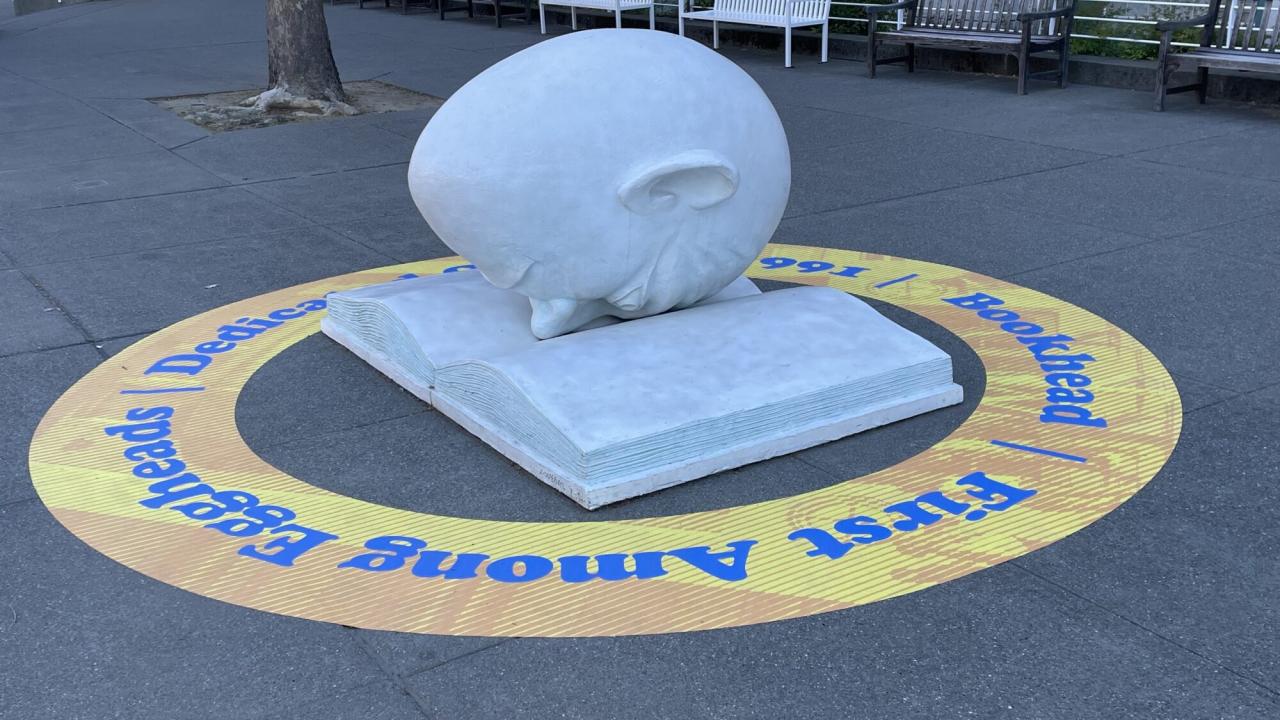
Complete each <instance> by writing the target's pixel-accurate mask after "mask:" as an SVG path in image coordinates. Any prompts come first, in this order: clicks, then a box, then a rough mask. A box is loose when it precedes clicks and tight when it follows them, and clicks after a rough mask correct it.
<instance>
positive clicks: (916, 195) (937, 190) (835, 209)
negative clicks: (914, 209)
mask: <svg viewBox="0 0 1280 720" xmlns="http://www.w3.org/2000/svg"><path fill="white" fill-rule="evenodd" d="M851 144H852V143H851ZM1110 159H1111V158H1109V157H1107V156H1105V155H1104V156H1099V157H1096V158H1090V159H1088V160H1082V161H1080V162H1074V163H1068V164H1066V165H1057V166H1054V167H1050V168H1041V169H1039V170H1029V171H1027V172H1023V173H1014V174H1013V175H1002V176H1000V177H996V178H991V179H989V180H979V181H977V182H967V183H957V184H955V185H948V186H946V187H940V188H933V189H931V190H925V191H922V192H918V193H909V194H907V195H896V196H894V197H887V198H881V199H879V200H870V201H868V202H862V203H853V204H852V205H841V206H840V207H833V208H823V209H822V210H813V211H810V212H805V213H797V214H795V215H784V216H783V217H782V219H783V221H784V222H785V221H787V220H796V219H800V218H808V217H813V216H816V215H824V214H826V213H832V212H838V211H841V210H852V209H854V208H860V207H866V206H868V205H877V204H879V203H886V202H892V201H895V200H910V199H912V198H919V197H924V196H926V195H933V194H936V193H942V192H947V191H949V190H957V189H960V188H972V187H978V186H981V185H987V184H990V183H997V182H1003V181H1005V180H1016V179H1018V178H1024V177H1029V176H1031V175H1039V174H1041V173H1049V172H1056V171H1058V170H1066V169H1068V168H1075V167H1080V166H1081V165H1088V164H1089V163H1096V162H1103V161H1106V160H1110ZM1000 207H1005V206H1003V205H1001V206H1000ZM1006 209H1009V210H1015V209H1016V208H1006ZM1055 217H1056V216H1055ZM1093 227H1099V228H1101V226H1093ZM1101 229H1108V230H1110V229H1111V228H1101ZM1124 232H1126V233H1127V234H1129V235H1137V233H1134V232H1129V231H1124ZM1138 237H1144V236H1142V235H1138Z"/></svg>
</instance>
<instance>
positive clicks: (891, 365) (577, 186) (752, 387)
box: [322, 30, 962, 508]
mask: <svg viewBox="0 0 1280 720" xmlns="http://www.w3.org/2000/svg"><path fill="white" fill-rule="evenodd" d="M565 138H572V140H571V141H567V140H566V139H565ZM409 183H410V191H411V193H412V194H413V197H414V200H415V202H416V203H417V205H418V207H419V209H420V210H421V211H422V214H423V216H424V217H425V218H426V219H427V221H428V222H429V223H430V224H431V226H432V228H433V229H434V230H435V231H436V233H437V234H438V235H439V236H440V238H441V239H442V240H443V241H444V242H445V243H446V244H448V245H449V246H450V247H451V248H453V249H454V250H455V251H457V252H459V253H460V254H461V255H463V256H465V257H466V258H467V259H468V260H469V261H470V262H471V263H473V264H474V265H475V266H476V269H477V270H478V272H471V271H460V272H454V273H448V274H444V275H439V276H432V277H424V278H413V279H405V280H398V281H395V282H391V283H387V284H383V285H377V286H372V287H367V288H362V289H359V290H353V291H346V292H340V293H333V294H331V295H330V296H329V315H328V317H327V318H326V319H325V320H324V321H323V323H322V328H323V330H324V332H325V333H326V334H328V335H329V336H330V337H332V338H334V339H335V340H337V341H338V342H340V343H342V344H343V345H345V346H346V347H347V348H349V349H351V350H352V351H353V352H355V353H356V354H358V355H359V356H360V357H362V358H363V359H365V360H366V361H367V362H369V363H370V364H371V365H373V366H374V367H375V368H377V369H378V370H380V371H382V372H383V373H384V374H386V375H387V376H388V377H390V378H392V379H393V380H395V381H396V382H397V383H399V384H401V385H402V386H404V387H405V388H407V389H408V390H410V391H411V392H413V393H414V394H416V395H417V396H418V397H420V398H422V399H423V400H424V401H426V402H428V403H430V404H431V405H433V406H435V407H437V408H438V409H440V410H441V411H442V412H443V413H444V414H446V415H447V416H449V417H450V418H452V419H453V420H454V421H456V422H457V423H459V424H460V425H462V426H463V427H465V428H466V429H467V430H469V431H470V432H472V433H473V434H475V435H476V436H478V437H479V438H481V439H482V440H484V441H485V442H487V443H488V444H490V445H491V446H493V447H494V448H495V449H497V450H498V451H499V452H501V453H503V454H504V455H506V456H507V457H509V458H511V459H512V460H514V461H515V462H517V463H518V464H520V465H521V466H522V467H524V468H525V469H527V470H528V471H529V472H531V473H532V474H534V475H535V476H537V477H538V478H540V479H541V480H543V481H544V482H546V483H548V484H549V485H551V486H553V487H555V488H556V489H558V490H560V491H562V492H564V493H565V494H566V495H568V496H569V497H570V498H572V499H573V500H575V501H576V502H578V503H579V504H581V505H583V506H585V507H587V508H595V507H599V506H601V505H604V504H607V503H611V502H616V501H618V500H623V499H626V498H629V497H633V496H636V495H640V494H643V493H647V492H652V491H654V490H658V489H661V488H664V487H669V486H671V485H675V484H678V483H682V482H687V481H689V480H693V479H696V478H699V477H703V476H706V475H709V474H712V473H715V472H719V471H721V470H726V469H729V468H733V467H738V466H741V465H744V464H747V463H751V462H756V461H759V460H763V459H766V458H769V457H774V456H777V455H781V454H785V453H789V452H794V451H796V450H800V449H803V448H806V447H811V446H813V445H816V444H819V443H824V442H828V441H831V440H834V439H837V438H840V437H844V436H847V435H849V434H852V433H856V432H859V431H862V430H865V429H868V428H871V427H875V426H877V425H883V424H885V423H889V422H894V421H896V420H901V419H904V418H907V417H911V416H913V415H917V414H920V413H923V412H927V411H929V410H933V409H936V408H940V407H944V406H946V405H952V404H955V403H958V402H960V400H961V394H962V391H961V388H960V387H959V386H958V385H956V384H955V383H954V382H952V371H951V359H950V357H948V356H947V354H946V353H944V352H943V351H941V350H940V349H938V348H937V347H935V346H934V345H932V344H931V343H929V342H928V341H926V340H924V339H923V338H920V337H919V336H917V335H915V334H913V333H911V332H910V331H908V330H906V329H904V328H902V327H900V326H898V325H896V324H894V323H893V322H891V321H889V320H888V319H886V318H884V317H882V316H881V315H880V314H879V313H877V312H876V311H875V310H874V309H872V308H871V307H870V306H868V305H867V304H866V303H864V302H862V301H861V300H858V299H857V298H855V297H853V296H851V295H848V294H845V293H843V292H840V291H838V290H834V289H830V288H818V287H804V288H793V289H788V290H780V291H775V292H769V293H761V292H760V291H759V289H758V288H756V286H755V285H754V284H753V283H751V281H750V280H748V279H746V278H745V277H742V273H743V271H744V270H745V269H746V268H747V267H748V266H749V265H750V264H751V263H752V262H753V261H754V260H755V258H756V256H757V255H758V253H759V252H760V250H761V249H762V248H763V247H764V245H765V244H766V243H767V242H768V240H769V238H770V237H771V236H772V234H773V231H774V230H775V229H776V227H777V225H778V222H779V221H780V219H781V216H782V212H783V209H784V208H785V206H786V202H787V196H788V193H789V191H790V158H789V152H788V149H787V143H786V136H785V134H784V133H783V131H782V126H781V123H780V121H779V120H778V117H777V113H776V112H775V111H774V109H773V106H772V105H771V104H770V103H769V101H768V99H767V98H766V97H765V96H764V93H763V92H762V91H761V90H760V88H759V87H758V86H757V85H756V84H755V82H754V81H753V80H751V78H750V77H749V76H747V75H746V73H744V72H742V70H740V69H739V68H738V67H737V66H735V65H733V64H732V63H731V62H729V61H727V60H724V59H723V58H721V57H720V56H719V55H717V54H715V53H713V52H711V51H709V50H707V49H706V48H704V47H702V46H701V45H698V44H697V43H694V42H692V41H689V40H685V39H683V38H679V37H676V36H672V35H669V34H665V33H657V32H649V31H642V30H595V31H588V32H582V33H575V34H573V35H568V36H564V37H561V38H557V39H554V40H551V41H548V42H544V43H541V44H539V45H536V46H534V47H532V48H529V49H528V50H525V51H523V52H520V53H517V54H516V55H513V56H511V57H510V58H508V59H506V60H504V61H502V62H500V63H498V64H496V65H494V66H493V67H492V68H490V69H488V70H486V71H485V72H483V73H481V74H480V75H479V76H477V77H476V78H475V79H473V80H472V81H471V82H470V83H468V84H467V85H466V86H464V87H463V88H461V89H460V90H459V91H458V92H457V93H456V94H455V95H454V96H453V97H452V98H451V99H450V100H449V101H448V102H446V103H445V104H444V105H443V106H442V107H441V109H440V110H439V111H438V112H437V113H436V115H435V117H433V118H432V120H431V121H430V123H429V124H428V125H427V127H426V129H425V130H424V131H423V133H422V136H421V137H420V138H419V140H418V144H417V147H416V148H415V150H414V154H413V158H412V161H411V163H410V168H409Z"/></svg>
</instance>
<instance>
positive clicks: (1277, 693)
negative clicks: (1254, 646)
mask: <svg viewBox="0 0 1280 720" xmlns="http://www.w3.org/2000/svg"><path fill="white" fill-rule="evenodd" d="M1009 564H1010V565H1012V566H1014V567H1016V568H1018V569H1019V570H1021V571H1023V572H1025V573H1027V574H1028V575H1030V576H1032V577H1034V578H1038V579H1039V580H1040V581H1042V582H1044V583H1047V584H1049V585H1052V586H1053V587H1056V588H1058V589H1059V590H1061V591H1062V592H1065V593H1067V594H1068V595H1071V596H1072V597H1074V598H1077V599H1079V600H1083V601H1084V602H1087V603H1089V604H1090V605H1092V606H1094V607H1096V608H1098V609H1099V610H1102V611H1103V612H1105V613H1107V614H1109V615H1112V616H1114V617H1117V618H1120V619H1121V620H1124V621H1125V622H1127V623H1129V624H1130V625H1133V626H1134V627H1136V628H1138V629H1140V630H1142V631H1144V632H1147V633H1149V634H1151V635H1153V636H1155V637H1157V638H1160V639H1161V640H1163V641H1164V642H1166V643H1169V644H1170V645H1173V646H1174V647H1176V648H1178V649H1180V650H1182V651H1184V652H1186V653H1189V654H1190V655H1193V656H1195V657H1197V658H1199V659H1200V660H1203V661H1204V662H1206V663H1209V664H1210V665H1213V666H1214V667H1217V668H1220V669H1222V670H1225V671H1226V672H1228V673H1230V674H1231V675H1234V676H1235V677H1236V678H1238V679H1240V680H1243V681H1245V682H1246V683H1248V684H1250V685H1254V686H1256V687H1258V688H1261V689H1262V690H1264V691H1266V693H1267V694H1268V695H1269V696H1270V698H1269V699H1270V700H1271V701H1272V702H1276V703H1280V690H1276V689H1275V688H1272V687H1271V686H1269V685H1266V684H1265V683H1262V682H1260V681H1258V680H1255V679H1253V678H1251V677H1249V676H1248V675H1245V674H1243V673H1241V672H1239V671H1237V670H1235V669H1233V668H1232V667H1230V666H1228V665H1224V664H1222V663H1220V662H1218V661H1217V660H1214V659H1213V658H1210V657H1208V656H1205V655H1203V654H1201V653H1198V652H1196V651H1195V650H1192V649H1191V648H1189V647H1187V646H1186V645H1183V644H1182V643H1180V642H1178V641H1177V640H1174V639H1172V638H1170V637H1168V636H1166V635H1163V634H1161V633H1160V632H1157V631H1156V630H1154V629H1152V628H1149V627H1147V626H1145V625H1143V624H1142V623H1140V622H1138V621H1137V620H1134V619H1133V618H1130V617H1128V616H1127V615H1124V614H1123V613H1120V612H1117V611H1115V610H1112V609H1111V608H1109V607H1107V606H1105V605H1103V604H1102V603H1100V602H1098V601H1096V600H1094V599H1093V598H1090V597H1088V596H1086V595H1083V594H1081V593H1079V592H1077V591H1076V590H1074V589H1072V588H1069V587H1067V586H1065V585H1062V584H1061V583H1058V582H1056V581H1054V580H1051V579H1049V578H1047V577H1045V576H1043V575H1041V574H1040V573H1038V572H1036V571H1034V570H1031V569H1030V568H1027V567H1025V566H1023V565H1022V564H1021V563H1020V562H1018V560H1016V559H1015V560H1010V561H1009Z"/></svg>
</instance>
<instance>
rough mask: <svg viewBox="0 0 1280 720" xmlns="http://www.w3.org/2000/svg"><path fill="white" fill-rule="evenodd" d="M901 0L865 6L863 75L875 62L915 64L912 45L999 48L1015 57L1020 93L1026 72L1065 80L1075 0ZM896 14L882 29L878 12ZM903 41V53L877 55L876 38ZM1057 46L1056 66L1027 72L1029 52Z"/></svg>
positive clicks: (909, 66) (872, 69)
mask: <svg viewBox="0 0 1280 720" xmlns="http://www.w3.org/2000/svg"><path fill="white" fill-rule="evenodd" d="M1058 1H1060V2H1062V3H1063V4H1062V5H1061V6H1060V7H1055V6H1054V2H1055V0H902V2H895V3H892V4H889V5H871V6H869V7H867V75H868V76H869V77H875V76H876V66H877V65H884V64H886V63H896V62H905V63H906V64H907V72H912V71H914V70H915V61H916V59H915V49H916V45H928V46H934V47H950V48H958V49H961V50H970V51H974V50H1000V51H1003V52H1006V53H1008V54H1010V55H1013V56H1015V57H1017V58H1018V94H1019V95H1026V94H1027V78H1029V77H1041V76H1048V77H1056V78H1057V80H1058V87H1066V86H1067V63H1068V61H1069V60H1070V55H1071V46H1070V42H1071V24H1072V22H1073V21H1074V20H1075V13H1076V3H1075V0H1058ZM891 12H892V13H896V14H897V27H896V28H895V29H893V30H881V29H880V27H879V24H880V22H881V17H882V16H884V15H886V14H888V13H891ZM885 41H890V42H895V43H899V44H902V45H905V46H906V48H907V52H906V54H905V55H901V56H899V57H893V58H888V59H883V60H882V59H880V58H878V57H877V56H876V49H877V48H878V47H879V45H880V43H882V42H885ZM1046 50H1056V51H1057V52H1058V69H1056V70H1049V71H1046V72H1040V73H1032V72H1030V64H1031V62H1030V56H1031V54H1032V53H1037V52H1044V51H1046Z"/></svg>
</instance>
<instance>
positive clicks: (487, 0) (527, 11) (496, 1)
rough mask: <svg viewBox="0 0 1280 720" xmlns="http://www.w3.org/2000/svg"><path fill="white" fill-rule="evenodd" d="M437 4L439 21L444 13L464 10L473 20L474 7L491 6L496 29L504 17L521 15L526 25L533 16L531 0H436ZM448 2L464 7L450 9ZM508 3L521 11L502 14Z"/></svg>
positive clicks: (500, 25) (474, 14)
mask: <svg viewBox="0 0 1280 720" xmlns="http://www.w3.org/2000/svg"><path fill="white" fill-rule="evenodd" d="M437 2H439V3H440V19H441V20H443V19H444V14H445V12H446V11H449V12H451V11H453V10H466V11H467V17H469V18H473V17H475V16H476V8H475V6H476V5H492V6H493V24H494V25H496V26H498V27H502V18H503V17H504V16H510V15H523V16H524V21H525V23H528V22H530V18H531V17H532V15H533V0H437ZM450 2H461V3H465V4H466V7H465V8H451V7H449V3H450ZM508 2H510V3H511V4H513V5H516V6H517V7H518V8H523V10H516V12H514V13H504V12H502V7H503V5H505V4H507V3H508Z"/></svg>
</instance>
